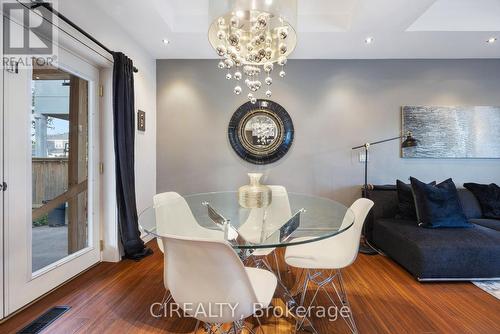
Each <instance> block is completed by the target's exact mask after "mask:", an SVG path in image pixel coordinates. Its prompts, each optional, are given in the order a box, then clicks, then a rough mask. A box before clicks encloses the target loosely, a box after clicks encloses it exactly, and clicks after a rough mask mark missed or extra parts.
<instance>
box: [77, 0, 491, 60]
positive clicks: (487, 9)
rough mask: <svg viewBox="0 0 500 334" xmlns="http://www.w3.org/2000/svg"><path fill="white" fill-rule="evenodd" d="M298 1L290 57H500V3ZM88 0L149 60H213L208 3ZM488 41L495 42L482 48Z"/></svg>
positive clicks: (202, 0)
mask: <svg viewBox="0 0 500 334" xmlns="http://www.w3.org/2000/svg"><path fill="white" fill-rule="evenodd" d="M297 1H298V22H297V30H298V44H297V48H296V50H295V52H294V53H293V54H292V57H291V58H300V59H379V58H380V59H383V58H500V0H297ZM92 2H93V3H94V4H95V5H96V6H98V8H101V9H102V10H103V11H104V12H105V13H106V14H108V15H109V16H111V17H112V18H113V19H114V20H115V21H116V22H117V24H119V25H120V26H121V27H122V28H123V29H124V30H125V31H126V32H127V33H128V34H129V35H130V36H132V38H134V39H135V40H136V41H137V42H138V44H139V45H141V46H143V47H144V48H145V49H146V50H147V51H148V52H149V53H150V54H151V56H152V57H154V58H157V59H164V58H195V59H196V58H216V57H215V53H214V51H213V50H212V49H211V47H210V44H209V43H208V39H207V31H208V26H209V24H210V19H209V15H208V12H209V9H208V3H209V0H147V1H140V2H139V1H138V0H106V1H102V0H92ZM81 19H83V18H81ZM88 19H89V20H91V19H92V18H88ZM368 36H370V37H373V38H374V42H373V43H372V44H370V45H367V44H366V43H365V42H364V40H365V38H366V37H368ZM493 36H495V37H497V38H499V41H497V42H496V43H493V44H488V43H486V40H487V39H488V38H490V37H493ZM164 38H167V39H168V40H169V41H170V44H168V45H165V44H164V43H163V42H162V40H163V39H164Z"/></svg>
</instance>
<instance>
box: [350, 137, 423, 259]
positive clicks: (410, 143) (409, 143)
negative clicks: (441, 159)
mask: <svg viewBox="0 0 500 334" xmlns="http://www.w3.org/2000/svg"><path fill="white" fill-rule="evenodd" d="M405 137H406V139H405V140H404V141H403V142H402V143H401V148H402V149H406V148H410V147H415V146H417V145H418V140H416V139H415V138H413V136H412V133H411V132H408V133H407V134H406V135H401V136H398V137H393V138H388V139H384V140H379V141H375V142H373V143H365V144H363V145H359V146H356V147H353V148H352V149H353V150H358V149H361V148H363V149H364V150H365V161H364V163H365V182H364V184H363V191H362V196H363V197H365V198H366V197H368V190H369V185H368V149H369V148H370V146H373V145H378V144H382V143H386V142H389V141H393V140H398V139H402V138H405ZM365 226H366V225H363V242H362V243H361V245H360V246H359V251H360V252H361V253H363V254H370V255H372V254H377V251H376V250H375V249H374V248H373V247H372V246H370V244H369V243H368V242H367V240H366V233H365V232H366V227H365Z"/></svg>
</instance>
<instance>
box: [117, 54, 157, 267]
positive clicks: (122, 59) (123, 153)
mask: <svg viewBox="0 0 500 334" xmlns="http://www.w3.org/2000/svg"><path fill="white" fill-rule="evenodd" d="M113 58H114V66H113V118H114V139H115V168H116V201H117V206H118V227H119V232H120V239H121V242H122V245H123V249H124V251H125V257H126V258H129V259H133V260H140V259H142V258H143V257H145V256H147V255H149V254H151V253H152V251H151V249H149V248H147V247H146V246H145V245H144V242H143V241H142V239H141V237H140V235H141V233H140V232H139V226H138V218H137V207H136V202H135V171H134V142H135V109H134V72H133V68H134V66H133V64H132V60H131V59H129V58H128V57H127V56H125V55H124V54H123V53H121V52H115V53H114V54H113Z"/></svg>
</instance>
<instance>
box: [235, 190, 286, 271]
mask: <svg viewBox="0 0 500 334" xmlns="http://www.w3.org/2000/svg"><path fill="white" fill-rule="evenodd" d="M269 188H271V191H272V201H271V204H269V206H268V207H267V208H260V209H252V211H251V212H250V215H249V216H248V219H247V220H246V222H245V223H244V224H243V225H242V226H241V227H240V228H239V229H238V233H239V234H240V235H241V236H242V237H243V238H245V240H248V241H250V242H255V243H259V242H261V241H262V237H263V236H264V237H267V236H269V235H271V234H273V233H274V232H276V231H277V230H279V229H280V227H281V226H283V225H284V224H285V223H286V222H287V221H288V220H289V219H290V218H291V217H292V210H291V209H290V201H289V199H288V192H287V191H286V188H285V187H283V186H276V185H271V186H269ZM263 224H264V225H263ZM274 235H275V236H276V238H277V239H279V233H274ZM276 242H278V243H279V240H276ZM270 254H273V257H274V262H275V266H276V274H277V275H278V278H279V279H280V281H281V274H280V267H279V261H278V257H277V254H276V252H275V248H260V249H256V250H255V251H254V252H253V253H252V258H253V260H257V261H262V262H263V263H264V265H265V266H266V267H267V268H268V269H270V270H271V269H272V268H271V266H270V265H269V263H268V262H267V260H266V257H267V256H268V255H270Z"/></svg>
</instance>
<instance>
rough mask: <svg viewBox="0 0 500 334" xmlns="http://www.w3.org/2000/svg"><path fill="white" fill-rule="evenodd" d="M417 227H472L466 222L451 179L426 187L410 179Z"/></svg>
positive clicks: (414, 179) (412, 178) (426, 185)
mask: <svg viewBox="0 0 500 334" xmlns="http://www.w3.org/2000/svg"><path fill="white" fill-rule="evenodd" d="M410 181H411V187H412V190H413V195H414V197H415V207H416V208H417V219H418V225H419V226H422V227H428V228H438V227H472V226H473V225H472V224H470V223H469V222H468V221H467V218H466V217H465V214H464V210H463V209H462V204H461V203H460V198H459V197H458V192H457V188H456V187H455V183H453V180H452V179H448V180H445V181H443V182H441V183H439V184H437V185H435V186H434V185H428V184H425V183H423V182H420V181H419V180H417V179H416V178H414V177H411V178H410Z"/></svg>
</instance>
